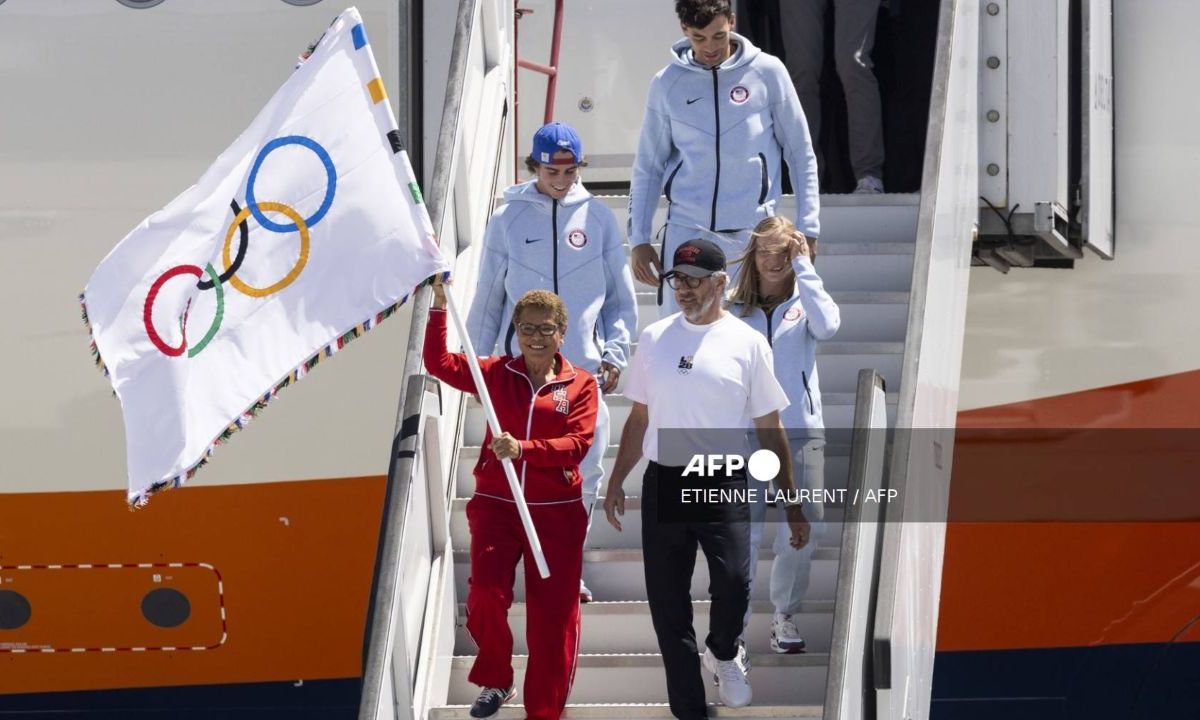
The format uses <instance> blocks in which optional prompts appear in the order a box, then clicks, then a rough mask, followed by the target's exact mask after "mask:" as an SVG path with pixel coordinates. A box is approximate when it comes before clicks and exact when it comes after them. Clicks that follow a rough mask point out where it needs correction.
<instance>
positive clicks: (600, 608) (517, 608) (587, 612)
mask: <svg viewBox="0 0 1200 720" xmlns="http://www.w3.org/2000/svg"><path fill="white" fill-rule="evenodd" d="M711 605H712V601H711V600H693V601H692V608H693V609H701V610H703V609H705V608H708V607H709V606H711ZM579 607H580V609H581V610H582V611H583V614H584V616H585V617H588V616H598V615H606V616H607V615H642V614H648V613H649V612H650V603H649V602H647V601H645V600H603V601H596V600H593V601H592V602H589V603H583V604H582V605H580V606H579ZM833 607H834V602H833V601H832V600H805V601H804V602H803V603H801V608H800V614H812V615H824V614H829V613H832V612H833ZM466 608H467V606H466V603H459V604H458V616H459V618H460V619H461V618H464V617H465V616H466ZM527 610H528V605H526V604H525V603H523V602H514V603H513V604H512V606H510V607H509V609H508V614H509V615H510V616H511V615H524V614H526V612H527ZM750 612H751V613H753V614H756V615H759V614H762V615H765V614H768V613H774V612H775V606H774V605H772V604H771V601H769V600H751V601H750Z"/></svg>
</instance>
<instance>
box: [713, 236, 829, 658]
mask: <svg viewBox="0 0 1200 720" xmlns="http://www.w3.org/2000/svg"><path fill="white" fill-rule="evenodd" d="M815 257H816V244H815V242H809V241H808V239H807V238H805V236H804V235H803V234H802V233H801V232H799V231H798V230H797V229H796V226H795V225H794V224H793V223H792V221H790V220H788V219H787V218H784V217H770V218H767V219H765V220H763V221H761V222H760V223H758V225H757V226H755V228H754V231H753V232H752V233H751V239H750V246H749V248H748V249H747V252H746V255H745V257H744V258H743V263H742V272H741V274H740V275H739V276H738V280H737V283H736V284H735V285H734V288H733V291H732V292H731V293H730V296H729V310H730V312H731V313H733V314H734V315H736V316H738V317H740V318H741V319H742V320H743V321H745V322H746V323H747V324H749V325H750V327H752V328H754V329H755V330H757V331H758V332H759V333H761V334H762V335H763V336H765V337H766V339H767V342H768V343H770V345H771V349H772V352H773V354H774V356H775V377H776V378H777V379H778V380H779V383H780V385H782V386H783V389H784V392H786V393H787V396H788V400H789V402H790V404H789V405H788V407H787V408H786V409H785V410H784V411H783V412H782V413H781V419H782V421H783V426H784V428H785V429H786V430H787V433H788V446H789V447H790V448H791V450H792V453H793V458H794V460H795V461H794V462H793V463H792V466H793V468H794V469H795V473H796V477H795V484H796V487H797V488H809V489H814V488H821V487H824V471H825V422H824V419H823V418H822V416H821V388H820V383H819V382H818V379H817V343H818V342H819V341H821V340H828V339H829V338H831V337H833V336H834V334H835V333H837V331H838V327H839V326H840V325H841V313H840V312H839V311H838V306H837V303H835V302H834V301H833V298H832V297H830V296H829V293H828V292H826V290H825V286H824V284H823V283H822V282H821V278H820V276H819V275H817V271H816V270H815V269H814V268H813V259H814V258H815ZM760 494H761V495H763V496H765V495H766V493H765V492H764V493H760ZM766 512H767V505H766V503H765V502H759V503H755V504H753V505H752V506H751V530H750V582H751V585H753V583H754V570H755V568H756V567H757V562H758V546H759V544H760V542H761V540H762V535H763V528H764V525H765V518H766ZM804 515H805V517H806V518H807V519H808V521H809V522H810V523H813V530H812V537H813V538H814V539H815V538H816V537H817V533H818V531H819V526H818V525H817V524H816V523H817V522H818V521H820V519H821V517H822V515H823V508H822V507H821V506H820V505H819V504H813V503H806V504H805V505H804ZM815 546H816V542H813V541H810V542H809V543H808V544H807V545H805V546H804V547H802V548H795V547H793V546H792V545H791V544H790V543H789V542H788V527H787V524H786V523H779V530H778V532H777V533H776V537H775V542H774V549H775V561H774V563H773V565H772V567H771V603H772V604H773V605H774V606H775V614H774V616H773V618H772V621H771V649H772V650H774V651H775V652H777V653H797V652H803V650H804V638H802V637H801V636H800V632H799V630H798V629H797V627H796V623H795V622H794V621H793V618H792V616H793V615H794V614H796V613H798V612H799V611H800V603H801V601H802V600H803V599H804V594H805V592H806V591H807V590H808V581H809V573H810V570H811V558H812V552H813V548H814V547H815ZM749 617H750V613H749V611H747V613H746V620H747V621H748V620H749Z"/></svg>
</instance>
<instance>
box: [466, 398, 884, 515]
mask: <svg viewBox="0 0 1200 720" xmlns="http://www.w3.org/2000/svg"><path fill="white" fill-rule="evenodd" d="M894 407H895V406H891V407H890V408H889V412H890V413H892V414H893V415H894V412H895V411H894V410H893V409H892V408H894ZM625 415H626V416H628V412H626V414H625ZM624 422H625V418H624V417H622V418H621V423H624ZM613 427H614V428H616V427H620V426H619V425H617V424H616V423H615V422H614V424H613ZM830 433H831V436H832V434H833V431H830ZM618 434H619V433H616V432H614V433H613V437H616V436H617V435H618ZM837 434H839V435H843V434H848V431H838V433H837ZM610 439H611V438H610ZM618 447H619V446H617V445H609V446H608V448H607V449H606V450H605V453H604V457H603V458H602V462H603V465H604V473H605V475H604V476H605V477H606V478H607V477H610V476H611V475H612V469H613V464H614V463H615V462H616V458H617V450H618ZM480 449H481V448H480V447H479V446H478V445H473V446H472V445H468V446H463V447H462V448H461V449H460V450H459V455H458V466H457V468H456V470H455V492H454V495H455V497H458V498H469V497H471V496H472V495H474V494H475V474H474V470H475V464H476V463H477V462H478V461H479V453H480ZM646 465H647V461H646V459H645V458H642V459H641V460H639V461H638V463H637V465H634V467H633V471H632V472H630V473H629V477H627V478H625V485H624V487H623V489H624V490H625V494H626V495H641V494H642V477H643V476H644V474H645V472H646ZM849 468H850V449H849V447H848V446H841V445H826V447H825V485H824V486H825V487H827V488H844V487H846V479H847V478H848V477H849V472H850V470H849ZM600 492H601V493H603V492H604V485H603V481H602V482H601V487H600Z"/></svg>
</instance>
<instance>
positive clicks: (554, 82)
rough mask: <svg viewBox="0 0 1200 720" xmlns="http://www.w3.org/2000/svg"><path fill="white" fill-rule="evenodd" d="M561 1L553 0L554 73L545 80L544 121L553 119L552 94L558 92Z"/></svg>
mask: <svg viewBox="0 0 1200 720" xmlns="http://www.w3.org/2000/svg"><path fill="white" fill-rule="evenodd" d="M563 2H564V0H554V37H553V38H552V39H551V41H550V67H551V68H553V69H554V74H553V75H551V76H550V79H549V80H548V81H547V82H546V112H545V121H544V122H546V123H549V122H550V121H552V120H554V96H555V94H556V93H557V92H558V51H559V48H561V47H562V27H563Z"/></svg>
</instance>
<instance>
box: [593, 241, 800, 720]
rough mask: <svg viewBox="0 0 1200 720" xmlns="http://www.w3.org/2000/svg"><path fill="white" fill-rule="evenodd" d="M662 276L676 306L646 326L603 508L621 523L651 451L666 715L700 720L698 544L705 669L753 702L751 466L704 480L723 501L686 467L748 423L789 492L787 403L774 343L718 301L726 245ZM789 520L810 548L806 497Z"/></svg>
mask: <svg viewBox="0 0 1200 720" xmlns="http://www.w3.org/2000/svg"><path fill="white" fill-rule="evenodd" d="M663 280H664V281H665V282H666V283H667V284H668V285H669V286H670V287H671V288H672V289H673V290H674V292H675V301H676V303H677V304H678V305H679V307H680V309H681V312H679V313H676V314H674V315H671V316H669V317H667V318H664V319H663V320H659V321H658V322H656V323H654V324H653V325H650V326H649V327H648V328H646V329H645V330H644V331H642V335H641V339H640V341H639V344H638V350H637V354H636V355H634V357H633V361H632V362H631V363H630V369H629V375H628V378H627V385H626V387H625V394H626V395H627V396H628V397H629V398H630V399H631V400H632V401H633V407H632V409H631V411H630V416H629V420H628V421H626V423H625V428H624V431H623V432H622V434H621V445H620V449H619V451H618V453H617V460H616V464H615V467H614V468H613V473H612V477H611V478H610V480H609V482H608V489H607V491H606V493H605V499H604V511H605V514H606V515H607V516H608V521H609V522H610V523H612V525H613V526H614V527H615V528H617V529H618V530H620V529H621V521H620V519H619V518H620V516H621V515H624V514H625V492H624V490H622V485H623V484H624V482H625V478H626V477H627V476H628V475H629V473H630V471H631V470H632V469H633V467H634V465H636V464H637V463H638V461H639V460H640V459H641V457H642V455H645V456H646V457H647V458H648V459H649V461H650V463H649V465H648V467H647V468H646V474H645V476H644V479H643V486H642V551H643V556H644V566H645V574H646V592H647V597H648V599H649V601H650V616H651V619H652V621H653V623H654V632H655V634H656V635H657V636H658V645H659V649H660V650H661V651H662V659H663V666H664V668H665V669H666V675H667V695H668V698H669V700H670V705H671V713H672V714H673V715H674V716H675V717H677V718H680V719H681V720H697V719H699V718H704V717H706V716H707V705H706V703H705V699H704V681H703V680H702V678H701V674H700V662H701V659H700V656H699V655H698V648H697V644H696V633H695V630H694V629H693V627H692V603H691V594H690V588H691V584H692V571H693V569H694V567H695V564H696V549H697V546H699V548H700V549H701V550H703V551H704V555H705V558H706V559H707V561H708V569H709V577H710V579H711V585H710V589H711V593H712V611H711V615H710V619H709V634H708V637H707V638H706V639H705V647H704V656H703V663H704V667H705V668H707V669H708V671H709V672H711V673H713V675H715V676H716V678H717V683H718V686H719V695H720V697H721V701H722V702H723V703H724V704H725V705H726V706H729V707H744V706H745V705H748V704H750V700H751V695H752V693H751V690H750V685H749V683H748V682H747V681H746V675H745V671H744V669H743V664H742V663H741V662H739V646H738V636H739V635H740V634H741V632H742V622H743V615H744V614H745V612H746V608H747V606H748V604H749V600H750V584H749V569H750V523H749V520H750V508H749V505H748V504H747V502H746V501H745V499H746V498H745V496H744V493H745V490H746V488H747V483H746V474H745V472H744V470H735V471H733V472H728V471H727V469H723V470H722V472H721V473H720V474H714V475H713V477H705V478H703V480H702V482H703V483H706V485H705V487H704V489H716V490H719V491H726V492H723V493H722V494H721V495H720V497H721V499H720V500H716V501H709V503H708V504H707V505H706V506H705V505H704V503H703V502H700V503H699V504H696V505H693V504H692V503H694V502H696V497H697V496H696V495H695V494H691V495H689V493H690V492H692V491H694V490H696V489H698V487H697V482H696V480H695V479H693V478H692V477H691V476H690V472H691V471H690V470H689V469H688V467H689V463H691V462H692V460H693V459H694V458H696V457H698V456H703V455H705V454H709V453H713V452H715V451H716V450H715V448H714V445H713V443H712V438H713V437H718V436H721V435H719V434H720V433H724V434H723V436H722V437H724V438H735V437H743V438H744V436H745V432H744V431H745V429H746V428H749V427H751V426H752V425H753V427H754V428H755V430H756V432H757V435H758V439H759V442H760V443H761V446H762V447H763V448H764V449H767V450H771V451H772V452H774V453H775V455H776V457H777V458H778V459H779V461H780V471H779V474H778V475H777V477H776V482H777V483H778V484H779V486H780V489H781V490H783V491H785V492H787V491H790V490H792V487H791V483H792V468H791V459H790V453H789V451H788V444H787V436H786V435H785V433H784V430H783V426H782V424H781V423H780V420H779V411H780V410H782V409H783V408H785V407H787V405H788V399H787V395H786V394H785V393H784V390H783V388H782V387H780V385H779V382H778V381H777V380H776V379H775V373H774V371H773V360H772V356H771V348H770V346H769V345H768V344H767V341H766V340H765V339H764V338H763V336H762V335H761V334H759V333H758V332H755V331H754V330H753V329H752V328H751V327H750V326H748V325H746V324H745V323H744V322H742V321H741V320H739V319H738V318H737V317H735V316H733V315H730V314H729V313H728V312H726V311H725V310H724V309H723V307H722V298H723V297H724V293H725V287H726V285H727V284H728V282H729V277H728V275H727V274H726V272H725V254H724V253H723V252H722V250H721V249H720V247H718V246H717V245H716V244H715V243H713V242H711V241H708V240H702V239H698V240H690V241H687V242H685V243H683V244H682V245H680V246H679V248H678V249H677V250H676V251H675V256H674V262H673V263H672V265H671V271H670V272H669V273H667V274H665V275H664V276H663ZM706 431H707V433H706ZM743 446H744V444H743ZM738 452H744V450H743V449H742V448H739V449H738ZM743 456H744V455H743ZM689 483H690V484H689ZM756 484H758V483H756ZM738 489H741V491H742V493H743V496H742V497H740V498H739V497H738V494H737V490H738ZM730 498H732V499H730ZM787 519H788V524H789V525H790V526H791V529H792V537H791V542H792V545H793V546H795V547H803V546H804V545H805V544H806V543H807V542H808V540H809V532H810V530H809V526H808V522H807V521H806V520H805V519H804V515H803V513H802V512H801V511H800V505H799V504H796V505H794V506H791V507H789V508H788V509H787Z"/></svg>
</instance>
